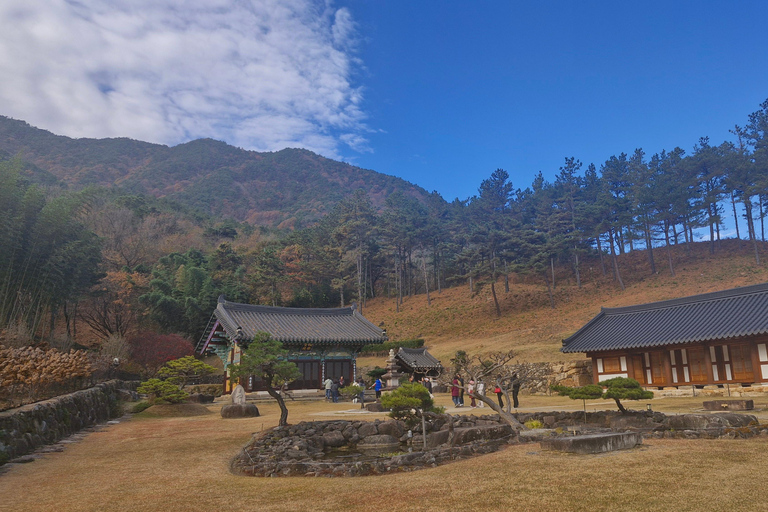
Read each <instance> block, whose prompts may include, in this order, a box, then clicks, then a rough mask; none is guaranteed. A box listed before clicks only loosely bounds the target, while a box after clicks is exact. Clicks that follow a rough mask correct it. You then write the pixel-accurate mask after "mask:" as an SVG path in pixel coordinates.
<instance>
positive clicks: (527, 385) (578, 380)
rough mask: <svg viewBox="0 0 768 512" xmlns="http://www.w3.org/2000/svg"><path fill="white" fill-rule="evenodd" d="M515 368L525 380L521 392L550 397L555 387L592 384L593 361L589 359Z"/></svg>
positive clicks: (522, 364)
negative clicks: (552, 387) (550, 389)
mask: <svg viewBox="0 0 768 512" xmlns="http://www.w3.org/2000/svg"><path fill="white" fill-rule="evenodd" d="M514 368H515V371H516V372H517V373H518V375H520V376H522V377H523V380H524V382H523V386H522V388H521V390H520V391H521V392H528V393H532V394H547V395H548V394H550V391H549V388H550V386H553V385H560V386H585V385H587V384H592V361H590V360H588V359H584V360H582V361H570V362H566V363H521V364H518V365H514Z"/></svg>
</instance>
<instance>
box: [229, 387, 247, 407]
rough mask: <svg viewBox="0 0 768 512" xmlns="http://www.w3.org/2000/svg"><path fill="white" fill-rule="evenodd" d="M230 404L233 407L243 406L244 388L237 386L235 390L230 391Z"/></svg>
mask: <svg viewBox="0 0 768 512" xmlns="http://www.w3.org/2000/svg"><path fill="white" fill-rule="evenodd" d="M231 398H232V403H233V404H235V405H238V404H239V405H245V388H243V386H241V385H240V384H238V385H237V386H235V389H233V390H232V396H231Z"/></svg>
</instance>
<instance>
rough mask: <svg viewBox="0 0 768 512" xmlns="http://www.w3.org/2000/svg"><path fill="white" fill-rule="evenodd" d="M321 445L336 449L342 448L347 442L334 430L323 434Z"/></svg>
mask: <svg viewBox="0 0 768 512" xmlns="http://www.w3.org/2000/svg"><path fill="white" fill-rule="evenodd" d="M323 443H324V444H325V446H330V447H332V448H338V447H340V446H344V445H345V444H347V440H346V439H344V436H343V435H342V433H341V432H340V431H338V430H334V431H331V432H326V433H325V434H323Z"/></svg>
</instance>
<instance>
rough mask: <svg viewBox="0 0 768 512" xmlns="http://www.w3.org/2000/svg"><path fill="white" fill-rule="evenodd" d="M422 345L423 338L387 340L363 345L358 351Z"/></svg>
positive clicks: (365, 352)
mask: <svg viewBox="0 0 768 512" xmlns="http://www.w3.org/2000/svg"><path fill="white" fill-rule="evenodd" d="M423 346H424V340H423V339H415V340H402V341H388V342H386V343H381V344H373V345H365V346H364V347H363V349H362V350H361V351H360V352H361V353H363V354H368V353H371V352H389V351H390V350H395V351H396V350H397V349H398V348H400V347H405V348H421V347H423Z"/></svg>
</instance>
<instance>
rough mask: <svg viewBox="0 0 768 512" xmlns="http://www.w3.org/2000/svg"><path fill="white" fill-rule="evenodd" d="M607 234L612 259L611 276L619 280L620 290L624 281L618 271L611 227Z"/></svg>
mask: <svg viewBox="0 0 768 512" xmlns="http://www.w3.org/2000/svg"><path fill="white" fill-rule="evenodd" d="M608 236H609V238H610V244H611V260H612V261H613V277H614V278H615V279H616V280H617V281H618V282H619V286H621V289H622V291H623V290H625V288H624V281H623V280H622V279H621V272H619V262H618V261H617V260H616V248H615V247H614V241H613V229H608Z"/></svg>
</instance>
